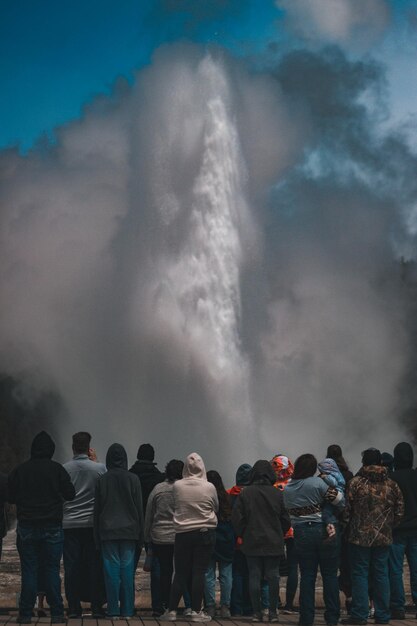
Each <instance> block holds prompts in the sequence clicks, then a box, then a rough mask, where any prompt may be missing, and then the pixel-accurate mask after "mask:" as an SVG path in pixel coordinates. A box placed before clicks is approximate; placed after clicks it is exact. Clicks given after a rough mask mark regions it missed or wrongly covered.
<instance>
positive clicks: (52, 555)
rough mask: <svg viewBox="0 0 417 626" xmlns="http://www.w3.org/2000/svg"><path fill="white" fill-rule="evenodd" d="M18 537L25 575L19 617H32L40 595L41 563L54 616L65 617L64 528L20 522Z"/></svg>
mask: <svg viewBox="0 0 417 626" xmlns="http://www.w3.org/2000/svg"><path fill="white" fill-rule="evenodd" d="M17 536H18V541H17V548H18V551H19V556H20V567H21V575H22V587H21V593H20V601H19V614H20V615H21V616H22V617H27V618H29V617H32V611H33V608H34V606H35V602H36V594H37V592H38V570H39V564H40V563H41V562H42V563H43V566H44V572H45V591H46V598H47V601H48V604H49V606H50V608H51V617H62V616H63V613H64V605H63V602H62V596H61V579H60V576H59V566H60V562H61V557H62V547H63V542H64V534H63V531H62V528H61V526H57V525H56V524H45V525H43V526H40V525H32V524H29V523H26V524H20V523H19V524H18V526H17Z"/></svg>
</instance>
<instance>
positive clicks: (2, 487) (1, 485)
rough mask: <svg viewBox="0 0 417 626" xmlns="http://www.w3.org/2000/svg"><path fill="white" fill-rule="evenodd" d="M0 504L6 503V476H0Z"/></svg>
mask: <svg viewBox="0 0 417 626" xmlns="http://www.w3.org/2000/svg"><path fill="white" fill-rule="evenodd" d="M0 502H7V476H6V474H0Z"/></svg>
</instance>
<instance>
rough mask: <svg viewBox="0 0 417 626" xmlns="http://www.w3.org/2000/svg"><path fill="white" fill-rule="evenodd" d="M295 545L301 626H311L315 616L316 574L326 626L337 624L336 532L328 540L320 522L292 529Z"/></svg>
mask: <svg viewBox="0 0 417 626" xmlns="http://www.w3.org/2000/svg"><path fill="white" fill-rule="evenodd" d="M294 545H295V549H296V552H297V556H298V562H299V565H300V622H299V623H300V624H301V625H302V626H311V624H313V622H314V614H315V591H316V578H317V570H318V568H319V567H320V573H321V576H322V579H323V596H324V604H325V607H326V610H325V612H324V619H325V620H326V623H327V624H337V623H338V621H339V617H340V599H339V583H338V579H337V570H338V565H339V545H340V542H339V532H338V531H337V534H336V536H335V537H333V538H332V539H329V538H328V536H327V533H326V528H325V526H324V524H322V523H321V522H304V523H302V524H296V525H294Z"/></svg>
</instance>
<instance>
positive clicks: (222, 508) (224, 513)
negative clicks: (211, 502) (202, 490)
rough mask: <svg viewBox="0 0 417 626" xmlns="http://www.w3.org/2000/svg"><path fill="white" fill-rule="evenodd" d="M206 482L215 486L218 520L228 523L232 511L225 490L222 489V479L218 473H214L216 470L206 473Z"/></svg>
mask: <svg viewBox="0 0 417 626" xmlns="http://www.w3.org/2000/svg"><path fill="white" fill-rule="evenodd" d="M207 480H208V482H209V483H211V484H212V485H214V486H215V488H216V491H217V498H218V500H219V512H218V517H219V520H220V521H222V522H226V521H229V520H230V518H231V515H232V509H231V506H230V501H229V497H228V495H227V492H226V489H225V488H224V484H223V481H222V477H221V476H220V474H219V472H216V470H209V471H208V472H207Z"/></svg>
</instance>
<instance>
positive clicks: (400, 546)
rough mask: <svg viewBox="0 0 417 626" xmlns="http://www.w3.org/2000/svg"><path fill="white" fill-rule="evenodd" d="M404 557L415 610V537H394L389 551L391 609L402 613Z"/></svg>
mask: <svg viewBox="0 0 417 626" xmlns="http://www.w3.org/2000/svg"><path fill="white" fill-rule="evenodd" d="M404 556H406V557H407V562H408V566H409V569H410V587H411V595H412V598H413V602H414V606H415V607H416V608H417V537H395V538H394V543H393V544H392V545H391V546H390V551H389V579H390V587H391V608H392V609H396V610H397V611H399V610H400V611H404V608H405V593H404V581H403V567H404Z"/></svg>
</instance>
